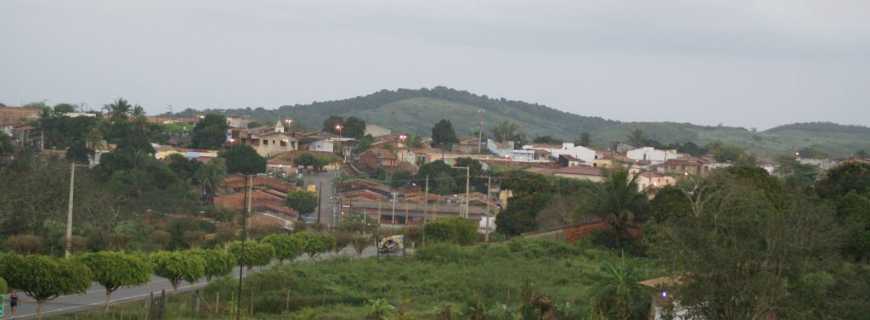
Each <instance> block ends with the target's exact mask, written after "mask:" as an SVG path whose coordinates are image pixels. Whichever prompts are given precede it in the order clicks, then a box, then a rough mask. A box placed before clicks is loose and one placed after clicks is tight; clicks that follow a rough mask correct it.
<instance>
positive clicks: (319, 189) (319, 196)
mask: <svg viewBox="0 0 870 320" xmlns="http://www.w3.org/2000/svg"><path fill="white" fill-rule="evenodd" d="M321 209H323V183H321V181H317V224H318V225H320V215H321V212H322V211H321Z"/></svg>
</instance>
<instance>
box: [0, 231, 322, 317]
mask: <svg viewBox="0 0 870 320" xmlns="http://www.w3.org/2000/svg"><path fill="white" fill-rule="evenodd" d="M334 248H335V238H334V237H333V236H331V235H327V234H322V233H315V232H298V233H294V234H272V235H269V236H267V237H265V238H263V239H262V240H259V241H254V240H248V241H245V242H241V241H234V242H231V243H229V244H227V245H226V246H224V247H221V248H214V249H192V250H181V251H157V252H153V253H150V254H146V253H142V252H123V251H100V252H89V253H84V254H81V255H76V256H73V257H71V258H69V259H64V258H56V257H51V256H44V255H19V254H0V277H2V279H5V281H6V282H7V283H8V287H9V288H12V289H16V290H20V291H22V292H24V293H26V294H27V295H29V296H30V297H32V298H33V299H34V300H36V302H37V317H38V318H40V319H41V318H42V308H43V305H44V304H45V302H47V301H50V300H53V299H55V298H57V297H60V296H62V295H68V294H76V293H84V292H85V291H87V289H88V288H89V287H90V285H91V282H96V283H98V284H99V285H100V286H102V287H103V288H104V289H105V292H106V300H105V309H106V310H108V309H109V305H110V302H111V296H112V293H113V292H115V291H116V290H118V289H119V288H122V287H130V286H137V285H141V284H144V283H147V282H148V281H149V280H150V278H151V275H152V274H153V275H157V276H160V277H163V278H166V279H168V280H169V281H170V283H171V284H172V287H173V289H175V290H177V289H178V288H179V286H180V285H181V284H182V283H183V282H187V283H190V284H193V283H195V282H197V281H199V280H200V279H206V280H211V279H213V278H217V277H223V276H227V275H229V274H230V272H232V270H233V268H234V267H235V266H237V265H240V266H244V267H246V268H249V269H250V268H253V267H255V266H265V265H268V264H269V263H271V262H272V261H273V260H279V262H283V261H285V260H291V261H292V260H294V259H296V258H298V257H300V256H302V255H303V254H305V255H307V256H309V257H311V258H314V257H316V256H317V255H318V254H320V253H324V252H329V251H331V250H333V249H334ZM4 292H5V291H4Z"/></svg>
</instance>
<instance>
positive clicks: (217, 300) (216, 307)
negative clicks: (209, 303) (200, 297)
mask: <svg viewBox="0 0 870 320" xmlns="http://www.w3.org/2000/svg"><path fill="white" fill-rule="evenodd" d="M220 310H221V292H220V291H218V292H217V294H215V297H214V314H215V315H218V314H220Z"/></svg>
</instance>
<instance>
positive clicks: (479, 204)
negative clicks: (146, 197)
mask: <svg viewBox="0 0 870 320" xmlns="http://www.w3.org/2000/svg"><path fill="white" fill-rule="evenodd" d="M41 111H42V110H41V109H39V108H21V107H20V108H16V107H0V130H2V131H3V132H4V133H6V134H8V135H10V136H11V137H13V141H14V142H15V143H16V144H19V145H27V144H30V145H39V144H41V140H40V137H39V133H38V130H34V128H33V127H32V126H31V123H33V121H35V120H37V119H38V118H39V116H40V113H41ZM69 116H89V115H88V114H83V115H79V114H69ZM200 119H201V116H199V117H198V116H194V117H166V116H155V117H148V121H150V122H152V123H159V124H186V125H193V124H195V123H196V122H197V121H199V120H200ZM250 122H251V120H250V119H248V118H244V117H228V118H227V124H228V126H229V128H230V129H229V130H228V131H227V144H228V145H236V144H242V145H248V146H251V147H252V148H253V149H254V150H255V151H256V152H257V153H258V154H260V155H261V156H263V157H265V158H266V159H267V161H268V162H267V169H268V171H269V172H270V173H277V174H278V175H277V176H291V175H296V174H297V173H299V171H300V170H310V169H312V168H302V167H300V166H298V165H297V162H296V161H295V160H296V159H297V157H299V156H300V155H302V154H310V155H315V156H317V157H318V158H319V159H328V160H329V162H328V163H326V164H324V165H322V167H318V168H317V169H318V170H327V171H334V170H341V171H342V172H347V173H348V174H349V175H351V176H355V177H366V178H367V177H370V176H376V175H377V174H378V173H386V174H388V175H393V174H395V173H398V172H403V173H406V174H405V175H404V176H413V175H415V174H416V173H417V171H418V170H419V168H420V166H422V165H424V164H426V163H430V162H433V161H438V160H441V161H444V162H445V163H447V164H448V165H451V166H452V165H454V164H455V162H456V160H457V159H459V158H471V159H475V160H478V161H480V162H481V163H482V164H483V166H484V168H488V167H491V166H508V167H515V168H517V169H521V170H526V171H529V172H534V173H538V174H543V175H550V176H556V177H562V178H569V179H578V180H586V181H592V182H598V181H602V180H604V175H605V172H604V170H606V169H609V168H614V167H622V168H627V169H628V170H629V172H630V173H631V174H632V176H635V177H636V182H637V186H638V189H639V191H642V192H646V193H649V194H650V195H652V194H654V193H655V191H656V190H658V189H660V188H662V187H665V186H670V185H675V184H676V183H677V182H678V181H679V180H680V179H683V178H685V177H687V176H705V175H707V174H709V173H710V172H711V171H712V170H715V169H717V168H722V167H727V166H729V164H728V163H719V162H717V161H715V160H714V159H713V158H712V157H709V156H704V157H693V156H690V155H686V154H681V153H679V152H677V151H676V150H662V149H656V148H653V147H648V146H642V147H634V146H629V145H626V144H619V145H618V146H617V147H616V148H614V149H613V150H597V149H593V148H590V147H587V146H582V145H577V144H574V143H562V144H540V143H533V144H526V145H517V144H516V143H514V142H513V141H505V142H497V141H494V140H491V139H487V140H485V141H482V140H480V138H479V137H469V138H464V139H460V141H459V143H457V144H455V145H454V146H453V147H452V148H450V149H449V150H445V149H437V148H432V147H430V146H429V145H430V141H427V140H426V139H413V140H414V141H409V140H412V139H409V136H408V135H406V134H402V133H393V132H391V131H390V130H389V129H386V128H383V127H379V126H376V125H371V124H369V125H367V126H366V129H365V131H366V135H369V136H371V137H372V138H373V139H374V141H369V142H366V143H367V147H366V148H364V149H365V150H360V149H359V148H357V147H358V145H359V144H360V143H362V142H361V141H357V140H356V139H353V138H350V137H344V136H341V135H336V134H333V133H330V132H320V131H305V130H300V129H299V128H298V127H297V126H293V120H291V119H281V120H279V121H276V122H274V123H273V124H271V125H267V126H261V127H256V128H249V124H250ZM182 145H183V143H172V142H171V143H170V144H169V145H158V144H153V147H154V149H155V155H154V156H155V158H157V159H166V158H167V157H169V156H171V155H174V154H178V155H182V156H184V157H185V158H188V159H191V160H197V161H201V162H207V161H209V160H211V159H213V158H216V157H217V156H218V152H217V150H204V149H193V148H186V147H184V146H182ZM40 146H41V145H40ZM97 149H98V152H97V153H96V154H95V155H94V159H92V161H91V162H92V165H95V164H96V163H98V162H99V156H100V155H101V154H102V153H105V152H110V151H111V150H112V146H110V145H106V146H103V147H101V148H97ZM798 160H799V161H800V162H801V163H804V164H810V165H814V166H818V167H819V168H820V169H822V170H826V169H830V168H831V167H833V166H834V165H836V161H833V160H829V159H800V158H799V159H798ZM760 165H761V166H762V167H763V168H765V169H766V170H768V171H769V172H770V173H774V170H775V168H774V165H773V164H770V163H761V164H760ZM239 179H241V178H240V177H230V178H228V180H227V181H225V185H226V188H224V189H223V190H221V192H219V194H218V195H217V196H216V197H215V198H214V202H215V204H216V205H218V206H219V207H223V208H227V209H232V210H236V209H241V207H240V206H241V205H242V204H241V202H242V200H241V199H242V198H243V194H242V193H241V192H242V191H240V190H239V189H238V188H239V187H240V186H239V183H240V182H239V181H237V180H239ZM284 181H285V180H281V179H277V178H270V177H265V176H263V177H258V178H257V181H256V183H255V185H256V186H255V189H256V191H255V194H254V198H255V200H256V201H255V203H257V206H256V211H257V212H258V213H262V214H264V215H265V216H267V217H272V219H273V220H275V221H279V222H280V223H281V224H282V225H283V224H284V222H286V221H293V220H294V219H296V218H298V216H299V214H298V213H297V212H294V211H293V210H292V209H290V208H288V207H286V205H285V202H286V193H287V191H289V190H293V189H294V188H296V187H295V186H294V185H291V184H289V183H287V182H284ZM494 190H496V191H495V192H489V194H481V193H473V192H469V193H468V194H466V193H462V194H457V195H449V196H440V195H435V194H433V193H427V192H424V190H423V186H420V185H404V186H403V187H400V188H394V187H390V186H388V185H387V184H386V183H384V182H380V181H378V180H374V179H365V178H361V179H351V180H345V181H343V182H342V184H340V185H339V186H338V187H337V191H338V193H337V199H336V201H337V202H338V203H340V204H341V205H340V206H338V207H339V208H340V210H339V211H340V212H339V213H340V214H349V213H362V214H364V215H365V216H366V217H369V218H371V219H374V220H377V221H379V222H381V223H383V224H386V225H413V224H419V223H421V222H423V221H425V220H427V219H436V218H439V217H444V216H463V217H467V218H469V219H475V220H478V221H481V223H482V224H483V223H487V225H488V223H489V221H490V220H491V217H493V216H495V215H496V214H497V213H498V211H499V210H500V208H502V207H505V206H506V204H507V201H508V198H509V191H508V190H505V192H499V190H498V188H497V187H496V188H495V189H494ZM490 191H492V190H490ZM487 228H488V227H487Z"/></svg>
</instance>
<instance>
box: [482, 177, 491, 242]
mask: <svg viewBox="0 0 870 320" xmlns="http://www.w3.org/2000/svg"><path fill="white" fill-rule="evenodd" d="M490 190H492V176H486V218H487V219H486V229H484V230H483V237H484V239H483V241H484V242H489V223H490V219H489V218H490V217H491V216H492V215H491V214H490V212H489V201H490V193H489V191H490Z"/></svg>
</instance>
